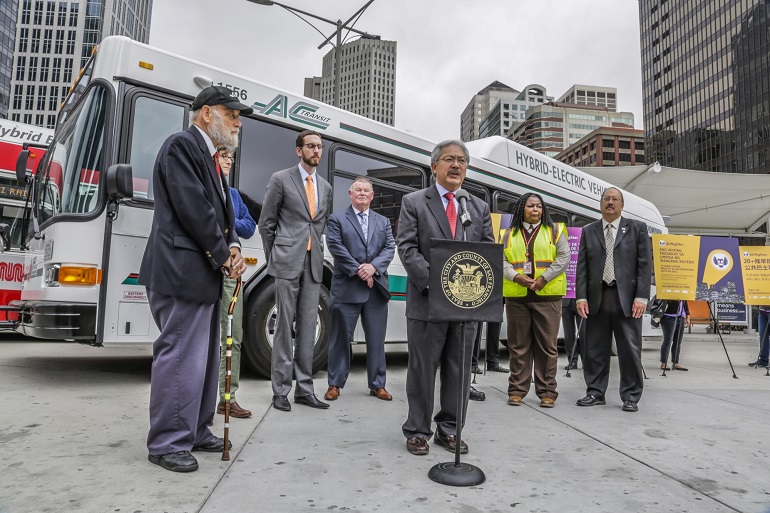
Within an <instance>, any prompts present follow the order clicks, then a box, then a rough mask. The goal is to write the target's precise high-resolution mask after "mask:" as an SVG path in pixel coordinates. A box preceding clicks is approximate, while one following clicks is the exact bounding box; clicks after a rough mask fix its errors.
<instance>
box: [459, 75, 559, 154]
mask: <svg viewBox="0 0 770 513" xmlns="http://www.w3.org/2000/svg"><path fill="white" fill-rule="evenodd" d="M519 94H521V91H517V90H516V89H514V88H512V87H508V86H507V85H505V84H503V83H502V82H498V81H497V80H495V81H494V82H492V83H491V84H489V85H488V86H487V87H485V88H484V89H482V90H481V91H479V92H478V93H476V94H475V95H474V96H473V98H471V101H470V102H468V105H467V106H466V107H465V109H464V110H463V112H462V114H460V139H461V140H463V141H474V140H476V139H478V138H479V137H480V133H481V123H482V122H483V121H484V119H486V117H487V116H488V115H489V113H490V112H491V111H492V109H494V108H495V105H497V104H498V103H499V102H500V100H515V99H516V98H517V97H518V96H519ZM543 94H545V89H543Z"/></svg>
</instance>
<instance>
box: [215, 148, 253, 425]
mask: <svg viewBox="0 0 770 513" xmlns="http://www.w3.org/2000/svg"><path fill="white" fill-rule="evenodd" d="M217 161H218V162H219V167H220V169H221V170H222V174H223V175H224V177H225V178H227V177H228V176H230V170H231V169H232V167H233V152H232V151H231V150H230V149H228V148H219V149H218V150H217ZM230 198H231V199H232V202H233V213H234V214H235V233H237V234H238V237H240V238H241V239H248V238H250V237H251V236H252V235H254V231H255V230H256V228H257V223H256V221H254V219H253V218H252V217H251V215H250V214H249V209H248V208H246V205H245V204H244V203H243V200H242V199H241V195H240V194H239V193H238V191H237V190H236V189H235V188H234V187H230ZM235 285H236V280H223V281H222V301H221V303H222V304H221V306H220V310H221V311H220V314H219V328H220V336H221V337H222V343H221V354H220V362H219V404H218V405H217V413H218V414H220V415H224V414H225V378H226V376H227V372H226V370H225V364H226V361H225V352H226V351H227V343H226V339H227V310H228V309H229V307H230V299H231V298H232V296H233V292H234V291H235ZM232 336H233V348H232V356H231V358H232V360H231V368H230V371H231V374H230V416H231V417H235V418H236V419H245V418H248V417H251V411H249V410H247V409H245V408H241V406H240V405H239V404H238V403H237V402H236V401H235V391H236V390H238V381H239V378H240V375H241V341H242V340H243V301H236V302H235V308H234V309H233V325H232Z"/></svg>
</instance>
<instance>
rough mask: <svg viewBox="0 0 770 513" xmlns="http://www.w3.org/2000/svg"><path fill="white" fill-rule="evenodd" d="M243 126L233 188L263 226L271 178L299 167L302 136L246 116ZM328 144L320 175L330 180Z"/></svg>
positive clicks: (242, 117)
mask: <svg viewBox="0 0 770 513" xmlns="http://www.w3.org/2000/svg"><path fill="white" fill-rule="evenodd" d="M241 123H242V124H243V126H242V127H241V144H240V145H239V146H238V148H237V149H236V150H235V160H236V162H235V169H234V171H233V173H231V174H230V186H231V187H235V188H236V189H238V192H239V193H240V194H241V198H243V202H244V203H245V204H246V208H248V209H249V213H250V214H251V217H253V218H254V219H256V221H257V222H259V215H260V214H261V213H262V203H263V202H264V200H265V191H266V190H267V183H268V182H269V181H270V177H271V176H273V173H275V172H276V171H281V170H283V169H288V168H290V167H296V166H297V165H298V164H299V157H297V153H296V151H295V147H296V140H297V134H298V132H297V131H296V130H293V129H290V128H284V127H281V126H277V125H271V124H270V123H265V122H264V121H258V120H256V119H251V118H247V117H245V116H241ZM324 144H325V146H326V147H325V148H324V150H323V154H322V155H321V163H320V165H319V166H318V168H317V169H316V171H317V172H318V174H319V175H320V176H322V177H323V178H327V179H328V176H329V173H328V163H327V162H328V157H329V156H328V155H327V148H328V146H329V142H328V141H326V142H325V143H324ZM233 177H235V179H234V180H233Z"/></svg>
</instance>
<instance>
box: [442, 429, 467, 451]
mask: <svg viewBox="0 0 770 513" xmlns="http://www.w3.org/2000/svg"><path fill="white" fill-rule="evenodd" d="M455 440H456V437H455V435H445V434H443V433H442V432H441V431H439V430H438V429H437V430H436V443H437V444H438V445H441V446H443V447H444V448H445V449H446V450H447V451H449V452H455V448H456V443H455ZM460 454H468V444H466V443H465V442H464V441H463V440H460Z"/></svg>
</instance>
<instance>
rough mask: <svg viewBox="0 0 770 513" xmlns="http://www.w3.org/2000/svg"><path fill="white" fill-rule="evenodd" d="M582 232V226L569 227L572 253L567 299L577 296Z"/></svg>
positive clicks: (568, 272)
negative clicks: (577, 274) (576, 286)
mask: <svg viewBox="0 0 770 513" xmlns="http://www.w3.org/2000/svg"><path fill="white" fill-rule="evenodd" d="M582 232H583V229H582V228H578V227H573V226H568V227H567V235H568V236H569V254H570V257H569V265H568V266H567V293H566V294H565V295H564V297H566V298H567V299H574V298H575V274H576V272H577V260H578V249H579V248H580V234H581V233H582Z"/></svg>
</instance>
